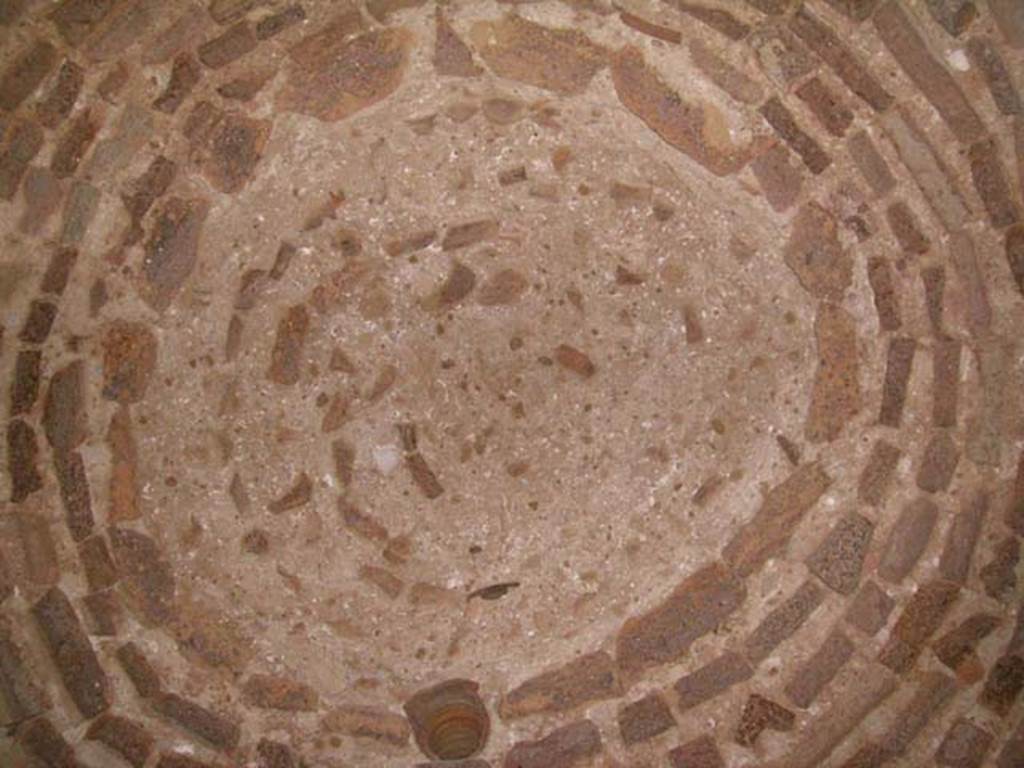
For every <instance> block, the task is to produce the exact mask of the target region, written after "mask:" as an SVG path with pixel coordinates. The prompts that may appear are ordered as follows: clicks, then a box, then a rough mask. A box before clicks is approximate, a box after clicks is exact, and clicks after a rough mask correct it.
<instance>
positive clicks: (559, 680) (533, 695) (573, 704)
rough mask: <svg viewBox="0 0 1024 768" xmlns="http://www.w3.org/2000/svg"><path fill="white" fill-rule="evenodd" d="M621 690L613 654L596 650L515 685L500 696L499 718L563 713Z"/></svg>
mask: <svg viewBox="0 0 1024 768" xmlns="http://www.w3.org/2000/svg"><path fill="white" fill-rule="evenodd" d="M621 693H622V690H621V687H620V686H619V681H618V679H617V676H616V670H615V663H614V661H613V660H612V657H611V656H609V655H608V654H607V653H605V652H604V651H597V652H594V653H588V654H584V655H583V656H580V657H579V658H577V659H574V660H572V661H570V662H569V663H567V664H564V665H562V666H560V667H556V668H555V669H552V670H549V671H547V672H544V673H542V674H540V675H537V676H536V677H533V678H530V679H529V680H527V681H526V682H524V683H522V684H521V685H518V686H516V687H515V688H514V689H512V690H511V691H509V692H508V693H507V694H505V696H504V697H503V698H502V700H501V705H500V706H499V709H498V711H499V713H500V714H501V717H502V719H505V720H511V719H514V718H519V717H526V716H528V715H534V714H539V713H552V712H565V711H568V710H571V709H575V708H577V707H579V706H582V705H583V704H586V703H589V702H593V701H600V700H601V699H608V698H615V697H617V696H619V695H621Z"/></svg>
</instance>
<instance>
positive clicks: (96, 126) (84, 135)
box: [50, 109, 100, 179]
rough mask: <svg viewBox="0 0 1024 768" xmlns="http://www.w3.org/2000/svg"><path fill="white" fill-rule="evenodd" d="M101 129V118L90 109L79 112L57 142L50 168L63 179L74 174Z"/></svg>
mask: <svg viewBox="0 0 1024 768" xmlns="http://www.w3.org/2000/svg"><path fill="white" fill-rule="evenodd" d="M99 130H100V122H99V118H98V117H97V116H96V115H94V114H93V112H92V111H91V110H90V109H83V110H82V111H81V112H79V113H78V115H77V116H76V117H75V118H74V119H73V120H72V121H71V122H70V123H69V124H68V127H67V129H66V130H65V131H64V134H63V136H61V138H60V140H59V141H58V142H57V146H56V148H55V149H54V151H53V157H52V158H51V159H50V170H51V171H53V172H54V174H56V176H57V177H58V178H61V179H63V178H66V177H68V176H71V175H72V174H74V172H75V171H76V170H78V165H79V163H81V162H82V158H84V157H85V155H86V153H87V152H88V151H89V148H90V147H91V146H92V143H93V141H94V140H95V138H96V134H97V133H99Z"/></svg>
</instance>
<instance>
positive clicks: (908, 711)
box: [881, 672, 957, 760]
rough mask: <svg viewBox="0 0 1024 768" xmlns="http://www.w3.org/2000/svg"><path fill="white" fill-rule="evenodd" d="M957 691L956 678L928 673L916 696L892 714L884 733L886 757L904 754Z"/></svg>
mask: <svg viewBox="0 0 1024 768" xmlns="http://www.w3.org/2000/svg"><path fill="white" fill-rule="evenodd" d="M956 692H957V686H956V681H954V680H953V678H951V677H949V676H948V675H945V674H943V673H941V672H926V673H924V674H923V675H922V676H921V682H920V684H919V685H918V686H917V689H916V690H915V691H914V695H913V697H912V698H911V699H910V701H909V702H907V704H905V705H904V706H903V708H902V709H901V710H900V711H899V712H898V713H897V714H896V715H895V716H894V717H893V720H892V723H891V724H890V725H889V728H888V729H887V730H886V731H885V734H884V735H883V736H882V740H881V747H882V752H883V754H884V755H885V757H886V759H887V760H891V759H893V758H899V757H902V756H903V755H905V754H906V753H907V750H908V749H909V748H910V745H911V744H912V743H913V741H914V740H915V739H916V738H917V737H918V736H919V735H920V733H921V731H923V730H924V728H925V726H927V725H928V723H929V722H930V721H931V720H932V718H934V717H936V716H937V715H939V713H941V712H942V710H943V708H944V707H945V706H946V705H947V704H948V703H949V702H950V700H952V698H953V696H954V695H955V694H956Z"/></svg>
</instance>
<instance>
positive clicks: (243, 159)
mask: <svg viewBox="0 0 1024 768" xmlns="http://www.w3.org/2000/svg"><path fill="white" fill-rule="evenodd" d="M270 126H271V124H270V121H269V120H254V119H252V118H249V117H246V116H244V115H239V114H235V113H233V112H227V113H224V114H223V115H222V116H221V117H220V119H219V120H218V121H217V122H216V124H215V125H214V126H213V128H212V129H211V132H210V135H209V136H208V137H207V139H206V140H205V141H204V142H203V143H202V145H201V148H199V149H198V150H197V152H198V155H199V162H200V167H201V169H202V172H203V176H205V177H206V179H207V181H209V182H210V184H212V185H213V187H214V188H215V189H217V190H218V191H220V192H224V193H225V194H232V193H234V192H237V191H238V190H240V189H242V187H244V186H245V185H246V184H247V183H248V182H249V180H250V179H251V178H252V177H253V175H254V173H255V172H256V166H257V165H258V164H259V161H260V160H261V159H262V157H263V151H264V148H265V147H266V144H267V141H268V140H269V138H270Z"/></svg>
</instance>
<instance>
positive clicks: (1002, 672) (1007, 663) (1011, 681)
mask: <svg viewBox="0 0 1024 768" xmlns="http://www.w3.org/2000/svg"><path fill="white" fill-rule="evenodd" d="M1022 689H1024V657H1021V656H1019V655H1016V654H1005V655H1003V656H1001V657H999V659H997V660H996V663H995V664H994V665H992V669H991V670H989V673H988V677H987V678H986V679H985V687H984V688H983V689H982V691H981V694H980V695H979V696H978V703H980V704H981V705H982V706H983V707H986V708H987V709H990V710H991V711H993V712H995V713H996V714H997V715H999V716H1000V717H1006V716H1007V715H1008V714H1009V713H1010V710H1011V709H1012V708H1013V705H1014V703H1015V702H1016V701H1017V697H1018V696H1020V692H1021V690H1022Z"/></svg>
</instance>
